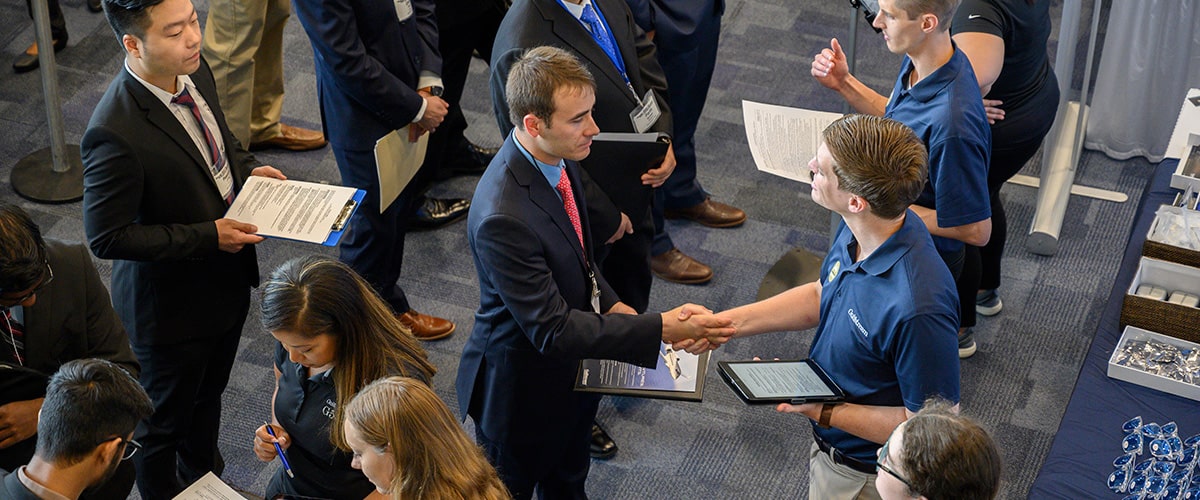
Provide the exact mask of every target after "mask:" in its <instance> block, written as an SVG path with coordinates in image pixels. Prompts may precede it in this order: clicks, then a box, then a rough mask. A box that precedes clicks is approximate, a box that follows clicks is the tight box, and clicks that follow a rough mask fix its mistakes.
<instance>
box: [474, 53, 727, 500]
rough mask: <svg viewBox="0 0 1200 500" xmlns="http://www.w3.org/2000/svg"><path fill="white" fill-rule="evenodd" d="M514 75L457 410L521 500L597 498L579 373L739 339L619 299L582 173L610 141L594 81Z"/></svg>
mask: <svg viewBox="0 0 1200 500" xmlns="http://www.w3.org/2000/svg"><path fill="white" fill-rule="evenodd" d="M512 68H513V69H512V72H511V74H510V77H509V79H508V83H507V88H506V90H507V92H506V95H507V97H508V108H509V109H510V117H511V118H512V121H513V122H514V123H517V124H518V126H517V127H516V128H515V129H514V131H513V132H512V133H511V134H510V135H509V136H508V138H507V139H506V140H505V142H504V145H503V146H501V148H500V152H499V153H497V155H496V157H495V158H494V159H493V160H492V163H491V165H489V166H488V169H487V171H486V172H484V174H483V177H482V178H481V179H480V181H479V185H478V187H477V188H476V189H475V198H474V200H473V202H472V206H473V208H472V209H471V213H470V215H469V216H468V218H467V231H468V232H467V238H468V240H469V242H470V245H471V252H472V254H473V256H474V260H475V269H476V271H477V273H478V275H479V287H480V304H479V310H478V311H477V312H476V313H475V328H474V330H473V331H472V332H471V337H470V338H469V339H468V340H467V345H466V347H464V349H463V354H462V360H461V362H460V363H459V369H458V380H457V383H456V389H457V391H458V401H459V405H460V409H461V411H462V414H463V415H470V416H471V417H472V418H474V419H475V429H476V438H477V439H478V441H479V443H480V445H481V446H483V449H484V452H485V454H486V455H487V456H488V458H489V459H490V460H491V461H492V464H493V465H495V466H496V469H497V471H498V472H499V474H500V477H501V479H503V480H504V484H505V485H506V486H508V489H509V491H510V492H511V493H512V495H513V497H514V498H517V499H523V498H529V497H530V496H531V495H532V494H533V493H534V491H535V490H536V491H537V493H538V496H539V497H540V498H585V497H586V496H587V494H586V492H585V490H584V483H585V481H586V479H587V473H588V467H589V465H590V460H589V456H588V448H589V446H588V442H589V439H590V434H591V428H592V419H593V418H595V416H596V409H597V405H598V404H599V401H600V396H599V395H598V394H589V393H582V392H575V391H573V390H572V389H573V387H574V381H575V374H576V371H577V368H578V361H579V360H580V359H582V358H601V359H614V360H618V361H624V362H628V363H634V364H637V365H640V366H646V367H653V366H655V364H656V362H657V358H658V352H659V345H660V344H659V341H660V340H661V341H664V342H678V341H681V340H684V339H694V338H709V339H710V342H715V343H718V344H719V343H723V342H724V341H725V340H726V339H727V338H728V336H729V335H732V334H733V331H732V329H730V328H728V327H727V325H728V324H727V322H725V321H716V320H714V318H713V317H712V316H699V317H697V316H694V317H692V318H691V319H697V320H698V321H696V322H691V321H680V320H679V319H678V318H679V310H678V309H676V310H673V311H670V312H666V313H662V314H642V315H636V314H634V310H633V309H632V308H631V307H629V306H628V305H625V304H624V303H622V302H621V301H620V300H619V299H618V297H617V296H616V294H615V293H614V292H613V290H612V288H611V287H610V286H609V285H608V282H607V281H605V279H604V277H603V276H602V275H600V273H598V272H596V265H595V260H594V258H593V256H592V254H593V251H592V248H593V247H592V246H591V245H589V243H590V242H591V241H592V238H594V237H596V236H594V235H593V234H592V231H591V229H590V228H589V226H588V214H587V203H586V202H585V201H584V199H583V189H584V187H583V186H582V185H581V183H582V182H584V181H583V179H581V177H580V170H579V164H578V161H579V160H581V159H583V158H584V157H586V156H587V155H588V153H589V152H590V150H591V143H592V137H594V136H595V135H596V134H597V133H599V129H598V128H597V127H596V122H595V121H594V120H593V119H592V108H593V106H594V105H595V101H596V98H595V92H596V91H595V82H594V81H593V80H592V77H591V74H590V73H588V71H587V69H586V68H584V67H583V66H582V65H581V64H580V62H579V60H578V59H576V58H575V57H574V56H572V55H571V54H569V53H567V52H565V51H563V50H561V49H557V48H551V47H538V48H535V49H532V50H530V51H529V52H528V53H527V54H525V55H523V56H521V57H520V58H519V59H518V60H517V61H516V62H515V63H514V64H513V65H512ZM693 307H695V306H693ZM601 312H603V313H604V314H601Z"/></svg>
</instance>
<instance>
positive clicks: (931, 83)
mask: <svg viewBox="0 0 1200 500" xmlns="http://www.w3.org/2000/svg"><path fill="white" fill-rule="evenodd" d="M951 45H952V46H953V47H954V55H952V56H950V60H949V61H946V64H943V65H942V66H941V67H939V68H938V69H935V70H933V73H930V74H929V76H927V77H925V78H922V79H921V81H919V82H917V84H916V85H913V86H912V87H909V88H905V87H907V85H905V83H906V80H907V79H908V75H909V73H912V71H913V70H914V69H916V67H915V66H914V65H913V62H912V59H911V58H909V57H908V56H904V67H903V69H901V71H900V78H899V80H898V81H897V82H896V85H897V90H898V91H900V92H903V93H908V94H909V95H911V96H913V98H914V99H916V100H918V101H920V102H923V103H925V102H929V101H931V100H933V98H935V97H937V96H938V94H941V93H942V92H943V91H944V90H945V89H946V87H948V86H949V85H950V84H951V83H953V82H954V79H955V77H957V76H958V73H959V71H962V66H963V64H962V59H963V57H964V56H963V55H962V52H960V51H959V50H958V45H956V44H954V43H953V42H951Z"/></svg>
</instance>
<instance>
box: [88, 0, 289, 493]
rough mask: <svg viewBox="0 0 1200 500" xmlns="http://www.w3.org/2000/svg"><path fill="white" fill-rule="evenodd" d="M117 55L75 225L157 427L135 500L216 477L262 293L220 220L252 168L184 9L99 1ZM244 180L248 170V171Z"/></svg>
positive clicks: (249, 232)
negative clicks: (136, 365) (125, 338)
mask: <svg viewBox="0 0 1200 500" xmlns="http://www.w3.org/2000/svg"><path fill="white" fill-rule="evenodd" d="M104 7H105V8H104V10H105V14H106V15H107V17H108V21H109V24H111V25H112V28H113V31H114V32H115V33H116V35H117V39H118V40H119V41H120V43H121V46H122V47H123V48H124V49H125V61H124V68H123V69H121V70H120V71H119V72H118V74H117V75H116V77H115V78H113V81H112V83H111V84H110V85H109V87H108V90H107V91H106V92H105V93H104V96H103V97H101V98H100V102H99V103H98V104H97V105H96V109H95V111H94V112H93V114H92V119H91V122H90V123H88V129H87V131H86V132H85V133H84V135H83V141H82V144H81V147H82V153H83V164H84V192H83V223H84V229H85V230H86V231H87V235H88V243H89V246H90V247H91V249H92V252H93V253H95V254H96V256H97V257H100V258H102V259H113V260H114V263H113V273H112V276H113V278H112V292H113V305H114V307H115V309H116V311H117V315H118V316H119V317H120V318H121V321H122V323H124V325H125V330H126V331H127V332H128V333H129V338H130V341H131V342H132V344H133V352H134V354H135V355H136V356H137V358H138V361H139V362H141V365H142V373H141V377H140V380H141V383H142V386H143V387H145V388H146V391H147V392H148V393H150V397H151V399H153V401H154V408H155V411H154V415H153V416H151V417H150V418H148V419H147V420H146V421H144V422H142V424H141V425H140V426H139V427H138V431H137V435H138V440H139V441H142V443H143V444H144V445H145V447H146V449H145V452H144V453H140V454H138V457H137V459H136V460H135V465H136V466H137V469H138V489H139V491H140V492H141V495H142V498H144V499H148V500H149V499H157V498H171V497H173V496H175V495H176V494H177V493H179V491H181V490H182V489H183V485H184V484H187V483H190V482H192V481H194V480H196V479H198V478H200V477H201V476H203V475H204V474H205V473H207V472H209V471H213V472H216V473H218V474H219V473H220V472H221V471H222V469H223V468H224V463H223V461H222V460H221V456H220V453H219V452H218V450H217V433H218V429H219V427H220V417H221V393H222V392H224V390H225V385H226V383H227V382H228V381H229V372H230V370H231V369H232V367H233V360H234V357H235V356H236V355H237V350H238V349H237V348H238V341H239V340H240V338H241V333H242V325H243V323H245V320H246V313H247V311H248V310H249V307H250V288H251V287H252V286H256V285H257V284H258V262H257V260H256V258H255V252H254V244H256V243H258V242H260V241H262V240H263V238H261V237H259V236H256V235H254V234H253V233H254V232H255V231H257V228H256V227H254V226H253V225H251V224H246V223H242V222H238V221H235V220H231V219H226V218H224V214H225V212H226V210H227V209H228V203H230V201H231V200H232V199H233V197H234V196H235V195H236V194H237V192H238V190H239V189H241V187H242V185H243V183H244V182H245V180H246V177H247V176H248V175H264V176H270V177H276V178H283V174H282V173H280V172H279V171H278V170H276V169H274V168H272V167H266V166H258V165H259V163H258V161H257V160H256V159H255V158H254V156H252V155H251V154H249V153H247V152H246V151H245V149H243V148H242V145H241V144H240V143H238V141H237V139H235V138H234V137H233V135H232V134H231V133H230V132H229V128H228V127H227V126H226V125H225V116H224V114H222V112H221V106H220V103H219V102H218V98H217V92H216V85H215V83H214V82H213V77H212V72H211V71H210V70H209V68H208V64H206V63H205V62H204V60H203V59H202V58H201V57H200V38H201V36H200V25H199V21H198V19H197V17H196V10H195V8H193V7H192V3H191V1H190V0H105V5H104ZM252 168H253V170H251V169H252Z"/></svg>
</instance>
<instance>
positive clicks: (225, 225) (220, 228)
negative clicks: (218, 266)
mask: <svg viewBox="0 0 1200 500" xmlns="http://www.w3.org/2000/svg"><path fill="white" fill-rule="evenodd" d="M216 224H217V247H218V248H220V249H221V251H222V252H229V253H238V252H240V251H242V247H244V246H246V245H254V244H256V243H258V242H260V241H262V240H264V239H266V238H263V237H262V236H258V235H256V234H254V233H256V232H258V226H255V225H254V224H247V223H245V222H238V221H236V220H233V219H225V218H221V219H217V220H216Z"/></svg>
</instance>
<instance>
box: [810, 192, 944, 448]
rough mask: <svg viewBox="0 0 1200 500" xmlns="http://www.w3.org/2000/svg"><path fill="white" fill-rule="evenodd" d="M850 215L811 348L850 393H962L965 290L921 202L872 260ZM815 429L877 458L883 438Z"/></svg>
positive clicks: (868, 397)
mask: <svg viewBox="0 0 1200 500" xmlns="http://www.w3.org/2000/svg"><path fill="white" fill-rule="evenodd" d="M857 247H858V242H857V241H856V240H855V239H854V235H853V233H851V232H850V229H849V228H847V227H846V224H845V223H842V225H841V227H840V228H839V229H838V232H837V236H836V237H835V240H834V244H833V248H832V249H830V251H829V254H828V255H827V256H826V257H825V262H824V263H822V264H821V274H820V276H821V285H822V288H821V316H820V317H821V323H820V325H818V326H817V333H816V335H815V336H814V337H813V343H812V348H811V349H810V350H809V357H810V358H812V359H813V360H815V361H816V362H817V364H819V365H821V367H822V368H824V369H825V372H826V373H828V374H829V377H830V378H831V379H833V381H834V382H836V383H837V384H838V385H839V386H840V387H841V388H842V390H843V391H845V392H846V402H848V403H857V404H862V405H876V406H904V407H905V408H908V409H909V410H911V411H913V412H916V411H918V410H920V409H921V406H922V405H923V404H924V402H925V399H926V398H928V397H930V396H934V395H939V396H941V397H943V398H945V399H947V400H949V401H951V402H957V401H958V398H959V372H958V292H957V291H956V290H955V287H954V278H952V277H951V276H950V271H949V270H948V269H947V268H946V264H945V263H943V262H942V259H941V257H939V256H938V253H937V250H935V249H934V246H933V241H932V240H931V239H930V237H929V231H928V230H926V229H925V224H924V223H922V222H921V219H920V218H919V217H917V215H916V214H915V213H913V212H912V210H909V211H908V213H907V215H906V216H905V218H904V224H903V225H902V226H901V228H900V229H899V230H898V231H896V233H895V234H893V235H892V236H891V237H890V238H888V239H887V241H885V242H884V243H883V245H881V246H880V247H879V248H878V249H876V250H875V251H874V252H872V253H871V255H869V256H867V258H866V259H864V260H862V261H860V262H855V261H854V253H855V250H856V249H857ZM813 430H814V431H815V432H816V433H817V434H818V435H819V436H821V438H823V439H824V440H825V441H826V442H828V443H830V444H831V445H832V446H833V447H835V448H837V449H839V450H841V451H842V452H844V453H845V454H847V455H850V456H852V457H854V458H857V459H859V460H861V461H863V462H866V463H868V464H874V463H875V452H876V450H878V449H879V446H880V445H879V444H876V443H872V442H870V441H867V440H865V439H862V438H860V437H856V436H853V435H850V434H848V433H846V432H844V431H841V430H839V429H835V428H830V429H822V428H820V427H818V426H817V425H816V423H813Z"/></svg>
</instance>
